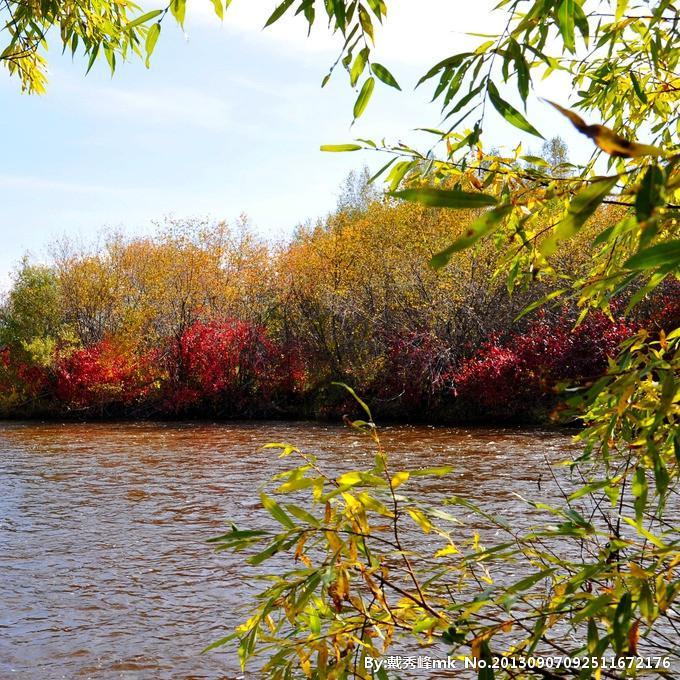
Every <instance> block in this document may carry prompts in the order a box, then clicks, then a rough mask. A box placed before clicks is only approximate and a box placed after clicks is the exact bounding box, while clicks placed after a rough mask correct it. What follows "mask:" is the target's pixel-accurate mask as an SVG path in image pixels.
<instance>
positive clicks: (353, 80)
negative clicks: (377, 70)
mask: <svg viewBox="0 0 680 680" xmlns="http://www.w3.org/2000/svg"><path fill="white" fill-rule="evenodd" d="M367 61H368V47H364V49H363V50H361V51H360V52H359V54H357V56H356V59H355V60H354V63H353V64H352V69H351V70H350V72H349V81H350V84H351V85H352V87H354V86H355V85H356V84H357V82H358V80H359V77H360V76H361V74H362V73H363V72H364V69H365V68H366V62H367Z"/></svg>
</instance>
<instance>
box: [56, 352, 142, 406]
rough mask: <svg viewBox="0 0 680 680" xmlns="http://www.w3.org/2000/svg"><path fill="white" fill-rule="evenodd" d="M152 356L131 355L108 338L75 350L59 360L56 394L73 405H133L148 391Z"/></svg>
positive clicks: (61, 399) (68, 404) (66, 403)
mask: <svg viewBox="0 0 680 680" xmlns="http://www.w3.org/2000/svg"><path fill="white" fill-rule="evenodd" d="M150 359H151V358H148V359H144V358H142V359H139V358H138V357H134V356H130V355H129V354H127V353H125V352H123V351H121V350H120V349H119V348H118V347H117V346H116V345H115V344H114V343H113V342H111V341H110V340H108V339H106V340H103V341H102V342H99V343H97V344H96V345H92V346H90V347H85V348H83V349H79V350H76V351H75V352H72V353H71V354H69V355H68V356H66V357H62V358H61V359H59V360H58V362H57V365H56V368H55V376H54V378H55V381H54V384H55V395H56V397H57V399H59V400H60V401H61V402H63V403H64V404H65V405H67V406H69V407H70V408H94V407H98V408H100V409H101V408H104V407H107V406H111V405H113V404H120V405H125V406H130V405H132V404H134V403H135V402H137V401H139V400H140V399H141V398H143V397H145V396H147V395H148V393H149V390H150V385H151V384H152V382H153V378H152V376H151V363H152V362H151V360H150Z"/></svg>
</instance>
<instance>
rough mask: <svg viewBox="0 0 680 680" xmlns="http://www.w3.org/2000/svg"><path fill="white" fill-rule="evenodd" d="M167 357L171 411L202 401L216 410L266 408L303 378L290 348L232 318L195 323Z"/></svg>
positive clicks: (240, 412)
mask: <svg viewBox="0 0 680 680" xmlns="http://www.w3.org/2000/svg"><path fill="white" fill-rule="evenodd" d="M168 356H169V360H168V372H169V375H170V381H169V384H168V387H167V396H166V403H167V406H168V407H169V408H171V410H173V411H175V412H177V411H182V410H184V409H186V408H189V407H192V406H198V405H199V404H201V403H204V404H205V403H206V402H207V403H209V405H210V407H211V408H212V409H213V410H215V411H216V413H217V414H226V415H246V414H250V413H252V412H257V411H261V410H268V408H269V407H270V406H271V400H272V398H273V396H274V395H275V394H277V393H279V392H281V391H283V390H285V391H294V390H295V389H296V387H297V385H299V383H300V382H301V380H302V369H301V367H300V363H299V362H297V361H296V359H295V353H294V352H290V351H288V352H284V351H283V350H282V349H281V348H280V347H277V346H276V345H275V344H274V343H273V342H271V341H270V340H269V339H268V338H267V336H266V333H265V331H264V329H263V328H261V327H258V326H255V325H253V324H250V323H247V322H245V321H239V320H236V319H219V320H213V321H208V322H203V321H198V322H196V323H194V324H193V325H192V326H191V327H190V328H188V329H187V330H186V331H185V332H184V333H183V334H182V336H181V337H180V339H179V342H178V343H177V346H176V347H175V348H174V349H173V350H172V351H170V352H169V353H168Z"/></svg>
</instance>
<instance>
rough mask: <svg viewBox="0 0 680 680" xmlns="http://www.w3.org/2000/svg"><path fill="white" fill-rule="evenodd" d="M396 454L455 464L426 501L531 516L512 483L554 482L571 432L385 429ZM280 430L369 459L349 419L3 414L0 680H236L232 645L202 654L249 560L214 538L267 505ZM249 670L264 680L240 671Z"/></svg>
mask: <svg viewBox="0 0 680 680" xmlns="http://www.w3.org/2000/svg"><path fill="white" fill-rule="evenodd" d="M383 438H384V441H385V443H386V445H387V447H388V449H389V450H390V455H391V456H392V460H393V461H394V462H393V466H394V467H399V468H400V469H414V468H418V467H429V466H435V465H453V466H454V468H455V470H454V472H453V473H452V474H451V475H449V476H447V477H442V478H437V479H432V480H431V481H427V482H421V488H420V489H419V491H422V493H423V494H424V497H425V498H426V499H427V500H432V501H436V500H438V499H441V498H442V497H445V496H447V495H452V494H456V495H465V496H467V497H469V498H472V499H476V501H477V502H479V503H480V504H481V505H483V507H484V508H485V509H486V510H488V511H490V512H492V513H499V514H500V513H502V514H504V515H505V516H506V517H508V518H509V519H510V520H511V521H513V522H516V523H521V522H523V521H526V520H525V519H524V518H525V515H524V513H525V509H524V507H523V506H522V504H521V503H519V502H518V501H517V498H516V496H514V492H519V493H522V494H526V495H535V494H536V491H537V488H538V483H539V479H540V480H541V481H542V484H541V488H542V490H543V493H545V489H546V485H547V486H548V488H549V486H550V482H549V472H547V469H546V462H545V459H546V457H547V458H548V459H551V460H555V459H559V458H563V457H567V456H569V455H573V453H574V450H575V449H574V445H573V444H572V443H571V438H570V434H569V433H565V432H553V431H541V430H515V429H461V428H457V429H453V428H434V427H407V426H399V427H388V428H385V430H384V431H383ZM271 441H277V442H280V441H285V442H290V443H294V444H296V445H298V446H300V447H301V448H304V449H305V450H308V451H312V452H315V453H317V454H318V455H319V457H320V460H321V462H322V464H323V465H324V466H325V467H326V468H327V469H329V470H333V471H340V470H348V469H353V468H357V467H366V466H369V467H370V465H371V462H372V460H373V455H374V454H373V451H372V449H371V447H370V445H369V444H368V442H367V441H366V440H365V439H364V438H362V437H361V436H360V435H357V434H356V433H354V432H353V431H351V430H348V429H347V428H344V427H342V426H335V425H319V424H310V423H278V422H274V423H269V422H266V423H247V424H233V423H230V424H215V425H210V424H155V423H140V424H129V423H126V424H86V425H85V424H54V423H50V424H35V423H2V424H0V489H1V493H0V678H1V679H2V680H5V679H9V678H16V679H20V680H52V679H53V678H54V679H57V678H67V679H69V680H71V679H75V678H96V679H102V680H108V679H113V678H134V679H144V680H146V679H147V678H148V679H154V680H155V679H156V678H162V679H164V678H185V679H188V678H206V679H218V678H220V679H221V678H229V679H231V678H238V677H242V676H241V673H240V670H239V667H238V662H237V661H236V657H235V652H234V649H233V648H231V647H229V648H222V649H220V650H218V651H214V652H210V653H207V654H201V650H202V649H203V647H205V646H206V645H207V644H209V643H210V642H212V641H214V640H215V639H217V638H219V637H222V636H223V635H225V634H226V633H227V632H229V631H230V629H231V628H232V627H233V626H234V625H235V624H237V623H238V622H240V621H242V620H243V619H244V616H245V610H246V608H247V607H248V605H249V604H251V603H252V595H253V590H252V586H251V585H249V584H248V582H247V580H246V579H245V572H244V569H243V566H242V562H241V560H240V559H239V558H238V557H236V556H234V555H232V554H229V553H221V554H215V553H214V552H213V550H212V548H211V546H210V545H209V544H206V542H205V541H206V539H208V538H210V537H211V536H215V535H216V534H219V533H221V532H222V530H223V529H225V528H226V527H228V522H232V521H233V522H234V523H235V524H236V525H237V526H239V527H246V526H249V527H252V526H254V525H257V524H258V521H259V518H260V517H261V514H260V510H259V507H258V506H259V501H258V494H257V489H258V487H259V485H260V484H262V483H263V482H264V481H265V480H266V479H268V478H269V477H270V476H271V475H272V474H274V473H275V472H277V471H280V470H281V469H284V468H283V466H284V465H285V461H280V460H278V459H277V458H276V453H272V451H266V450H262V449H261V448H260V447H261V445H262V444H264V443H266V442H271ZM244 677H257V674H256V673H252V672H251V673H250V674H248V673H246V675H245V676H244Z"/></svg>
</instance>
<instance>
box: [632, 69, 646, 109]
mask: <svg viewBox="0 0 680 680" xmlns="http://www.w3.org/2000/svg"><path fill="white" fill-rule="evenodd" d="M630 81H631V83H632V84H633V89H634V90H635V94H636V95H637V97H638V99H639V100H640V101H641V102H642V103H643V104H646V103H647V95H646V93H645V91H644V90H643V89H642V88H641V87H640V82H639V81H638V79H637V78H636V76H635V72H634V71H631V72H630Z"/></svg>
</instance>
